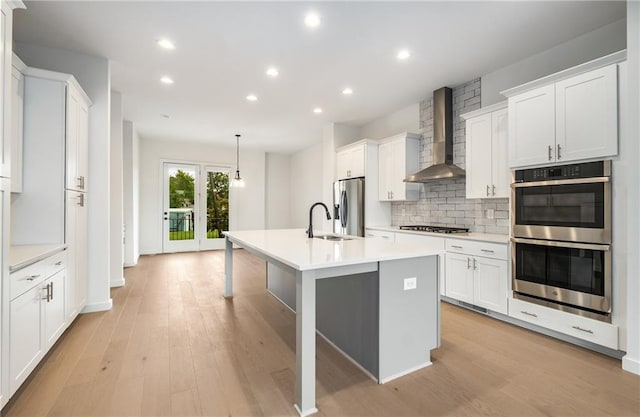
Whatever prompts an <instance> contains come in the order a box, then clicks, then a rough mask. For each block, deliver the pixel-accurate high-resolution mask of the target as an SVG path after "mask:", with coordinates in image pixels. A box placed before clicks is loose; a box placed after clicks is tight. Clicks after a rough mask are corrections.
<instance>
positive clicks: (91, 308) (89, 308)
mask: <svg viewBox="0 0 640 417" xmlns="http://www.w3.org/2000/svg"><path fill="white" fill-rule="evenodd" d="M111 307H113V300H111V298H109V301H105V302H102V303H93V304H87V305H86V306H84V308H83V309H82V311H81V313H83V314H84V313H95V312H98V311H109V310H111Z"/></svg>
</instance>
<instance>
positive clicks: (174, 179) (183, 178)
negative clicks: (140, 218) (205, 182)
mask: <svg viewBox="0 0 640 417" xmlns="http://www.w3.org/2000/svg"><path fill="white" fill-rule="evenodd" d="M198 174H199V167H198V166H197V165H190V164H175V163H164V212H163V222H164V224H163V235H164V239H163V251H164V252H183V251H194V250H198V239H199V236H198V233H197V228H196V225H197V223H198V221H197V219H198V215H199V210H198V204H199V195H198V193H197V192H196V190H197V188H196V184H197V183H198V181H199V175H198Z"/></svg>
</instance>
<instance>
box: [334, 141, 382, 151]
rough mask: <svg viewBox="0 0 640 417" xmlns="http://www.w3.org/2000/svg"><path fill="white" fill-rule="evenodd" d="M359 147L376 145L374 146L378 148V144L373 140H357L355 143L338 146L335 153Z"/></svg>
mask: <svg viewBox="0 0 640 417" xmlns="http://www.w3.org/2000/svg"><path fill="white" fill-rule="evenodd" d="M360 145H376V146H378V142H377V141H375V140H373V139H360V140H357V141H355V142H352V143H348V144H346V145H343V146H340V147H339V148H336V152H340V151H344V150H347V149H351V148H355V147H358V146H360Z"/></svg>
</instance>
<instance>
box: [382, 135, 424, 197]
mask: <svg viewBox="0 0 640 417" xmlns="http://www.w3.org/2000/svg"><path fill="white" fill-rule="evenodd" d="M419 167H420V135H417V134H415V133H401V134H399V135H395V136H392V137H389V138H386V139H382V140H381V141H380V146H379V147H378V199H379V200H380V201H404V200H417V199H419V198H420V184H414V183H406V182H404V181H403V180H404V179H405V178H406V177H407V175H409V174H413V173H415V172H417V171H418V170H419Z"/></svg>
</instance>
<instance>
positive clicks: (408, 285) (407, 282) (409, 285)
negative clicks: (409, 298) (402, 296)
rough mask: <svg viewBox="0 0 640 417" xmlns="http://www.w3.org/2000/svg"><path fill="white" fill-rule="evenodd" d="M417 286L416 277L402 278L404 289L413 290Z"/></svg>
mask: <svg viewBox="0 0 640 417" xmlns="http://www.w3.org/2000/svg"><path fill="white" fill-rule="evenodd" d="M417 286H418V280H417V277H411V278H405V279H404V290H405V291H407V290H415V289H416V288H417Z"/></svg>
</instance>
